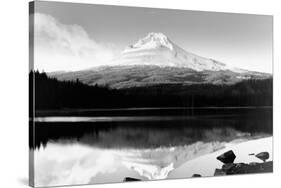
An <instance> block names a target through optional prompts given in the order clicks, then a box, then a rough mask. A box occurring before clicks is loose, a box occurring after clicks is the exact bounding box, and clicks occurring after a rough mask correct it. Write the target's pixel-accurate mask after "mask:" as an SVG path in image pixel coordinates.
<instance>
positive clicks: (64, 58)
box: [34, 13, 114, 71]
mask: <svg viewBox="0 0 281 188" xmlns="http://www.w3.org/2000/svg"><path fill="white" fill-rule="evenodd" d="M34 17H35V19H34V45H35V48H34V57H35V59H34V60H35V62H34V66H35V68H36V69H39V70H45V71H57V70H79V69H85V68H89V67H94V66H98V65H102V64H104V63H106V62H108V61H110V60H111V59H112V58H113V57H114V51H113V50H112V49H111V47H110V44H107V45H106V44H101V43H98V42H96V41H95V40H94V39H93V38H91V37H90V36H89V35H88V33H87V31H86V30H85V29H84V28H83V27H81V26H79V25H76V24H73V25H67V24H64V23H61V22H60V21H59V20H57V19H56V18H54V17H53V16H51V15H47V14H42V13H35V14H34Z"/></svg>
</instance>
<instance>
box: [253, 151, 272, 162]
mask: <svg viewBox="0 0 281 188" xmlns="http://www.w3.org/2000/svg"><path fill="white" fill-rule="evenodd" d="M255 156H256V157H257V158H259V159H260V160H262V161H263V162H265V161H266V160H267V159H268V158H269V153H268V152H261V153H258V154H256V155H255Z"/></svg>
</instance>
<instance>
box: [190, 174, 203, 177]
mask: <svg viewBox="0 0 281 188" xmlns="http://www.w3.org/2000/svg"><path fill="white" fill-rule="evenodd" d="M192 177H194V178H195V177H196V178H197V177H202V176H201V175H200V174H193V175H192Z"/></svg>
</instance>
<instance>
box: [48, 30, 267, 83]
mask: <svg viewBox="0 0 281 188" xmlns="http://www.w3.org/2000/svg"><path fill="white" fill-rule="evenodd" d="M49 75H50V76H54V77H56V78H58V79H59V80H76V79H79V80H80V81H82V82H83V83H86V84H89V85H94V84H98V85H106V86H109V87H112V88H130V87H143V86H149V85H157V84H202V83H204V84H206V83H211V84H235V83H237V82H240V81H243V80H246V79H265V78H269V77H271V75H270V74H266V73H260V72H254V71H248V70H244V69H239V68H234V67H231V66H229V65H226V64H224V63H221V62H218V61H216V60H213V59H208V58H204V57H201V56H198V55H196V54H193V53H190V52H187V51H185V50H184V49H182V48H181V47H179V46H178V45H176V44H175V43H173V42H172V41H171V40H170V39H169V38H168V37H167V36H165V35H164V34H162V33H149V34H148V35H147V36H146V37H144V38H143V39H140V40H138V41H137V42H136V43H135V44H133V45H130V46H128V47H127V48H126V49H125V50H124V51H123V52H122V53H121V55H120V57H119V58H117V59H115V60H113V61H112V62H111V63H110V66H109V65H107V66H100V67H94V68H91V69H87V70H82V71H74V72H63V73H62V72H59V73H49Z"/></svg>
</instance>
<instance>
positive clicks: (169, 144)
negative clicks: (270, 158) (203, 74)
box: [30, 107, 272, 186]
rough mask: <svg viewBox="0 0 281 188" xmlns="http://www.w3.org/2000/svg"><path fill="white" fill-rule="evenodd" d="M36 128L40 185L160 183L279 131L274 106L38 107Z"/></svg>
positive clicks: (33, 147)
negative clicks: (177, 171) (212, 156)
mask: <svg viewBox="0 0 281 188" xmlns="http://www.w3.org/2000/svg"><path fill="white" fill-rule="evenodd" d="M30 126H31V127H32V128H33V129H31V132H30V134H33V135H35V139H34V140H31V141H30V143H31V144H30V149H31V151H33V153H34V170H35V171H36V173H35V185H36V186H47V185H48V186H57V185H70V184H79V185H80V184H91V183H111V182H122V181H123V180H124V178H125V177H132V178H137V179H141V180H157V179H166V178H167V177H168V175H169V173H171V172H172V171H174V170H175V169H177V168H179V167H181V165H182V164H184V163H185V162H187V161H189V160H192V159H196V158H198V157H200V156H203V155H207V154H210V153H213V152H215V151H218V150H221V149H223V148H225V146H226V145H227V144H229V143H233V144H235V143H241V142H245V141H247V140H252V139H258V138H264V137H269V136H272V108H271V107H264V108H254V107H244V108H230V107H229V108H214V107H210V108H195V109H194V108H139V109H135V108H133V109H92V110H89V109H80V110H67V109H65V110H61V111H37V112H36V118H35V119H34V122H32V121H31V122H30ZM32 130H33V131H32ZM189 177H190V176H189Z"/></svg>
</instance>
